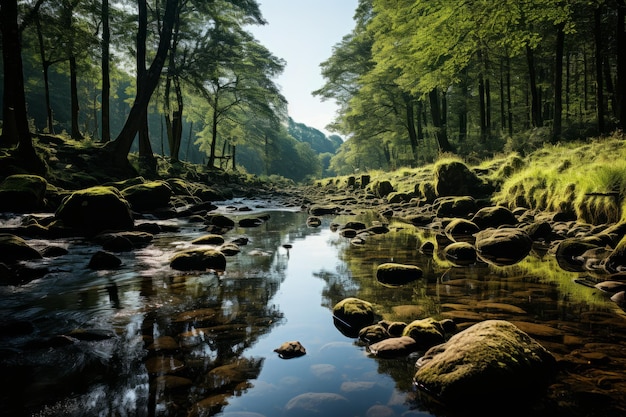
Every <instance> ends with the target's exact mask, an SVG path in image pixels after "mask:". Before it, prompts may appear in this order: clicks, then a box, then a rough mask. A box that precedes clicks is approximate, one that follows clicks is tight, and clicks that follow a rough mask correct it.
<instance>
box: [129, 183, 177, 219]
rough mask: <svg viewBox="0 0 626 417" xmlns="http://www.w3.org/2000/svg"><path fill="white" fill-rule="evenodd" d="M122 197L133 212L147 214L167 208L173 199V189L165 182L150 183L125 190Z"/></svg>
mask: <svg viewBox="0 0 626 417" xmlns="http://www.w3.org/2000/svg"><path fill="white" fill-rule="evenodd" d="M122 196H123V197H124V198H125V199H126V201H128V202H129V203H130V206H131V207H132V209H133V210H135V211H138V212H146V211H152V210H156V209H159V208H163V207H167V206H168V205H169V203H170V198H171V197H172V189H171V188H170V186H169V184H168V183H167V182H165V181H150V182H146V183H143V184H136V185H132V186H130V187H128V188H124V189H123V190H122Z"/></svg>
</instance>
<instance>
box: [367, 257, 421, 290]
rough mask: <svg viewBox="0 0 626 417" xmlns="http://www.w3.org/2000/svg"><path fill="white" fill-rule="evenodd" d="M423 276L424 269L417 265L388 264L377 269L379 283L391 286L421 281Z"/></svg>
mask: <svg viewBox="0 0 626 417" xmlns="http://www.w3.org/2000/svg"><path fill="white" fill-rule="evenodd" d="M422 275H423V271H422V269H421V268H420V267H419V266H415V265H405V264H399V263H393V262H388V263H384V264H381V265H378V267H377V268H376V279H377V280H378V282H380V283H382V284H385V285H390V286H399V285H404V284H408V283H409V282H413V281H415V280H418V279H420V278H421V277H422Z"/></svg>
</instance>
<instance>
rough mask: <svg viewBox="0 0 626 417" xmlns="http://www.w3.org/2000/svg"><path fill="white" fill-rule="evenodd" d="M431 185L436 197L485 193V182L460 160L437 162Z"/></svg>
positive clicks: (476, 195) (475, 195) (474, 195)
mask: <svg viewBox="0 0 626 417" xmlns="http://www.w3.org/2000/svg"><path fill="white" fill-rule="evenodd" d="M433 185H434V188H435V193H436V194H437V196H438V197H444V196H466V195H467V196H473V197H480V196H482V195H484V194H485V183H484V182H483V180H481V179H480V178H479V177H478V176H477V175H476V174H475V173H474V172H472V171H471V170H470V169H469V168H468V167H467V165H465V164H464V163H462V162H460V161H449V162H443V163H437V164H436V165H435V171H434V181H433Z"/></svg>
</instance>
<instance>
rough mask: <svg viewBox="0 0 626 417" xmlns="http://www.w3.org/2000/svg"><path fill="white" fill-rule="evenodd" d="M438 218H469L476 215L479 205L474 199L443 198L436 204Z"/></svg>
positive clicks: (467, 197) (465, 197)
mask: <svg viewBox="0 0 626 417" xmlns="http://www.w3.org/2000/svg"><path fill="white" fill-rule="evenodd" d="M434 206H435V210H436V211H437V217H461V218H465V217H469V216H470V215H471V214H472V213H476V209H477V207H478V206H477V204H476V200H475V199H474V198H473V197H469V196H461V197H441V198H438V199H437V200H435V202H434Z"/></svg>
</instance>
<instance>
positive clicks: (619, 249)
mask: <svg viewBox="0 0 626 417" xmlns="http://www.w3.org/2000/svg"><path fill="white" fill-rule="evenodd" d="M604 269H605V270H606V271H607V272H608V273H610V274H614V273H616V272H621V271H624V270H626V237H623V238H622V239H621V240H620V241H619V243H618V244H617V246H616V247H615V249H613V251H612V252H611V254H610V255H609V256H608V258H606V260H605V261H604Z"/></svg>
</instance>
